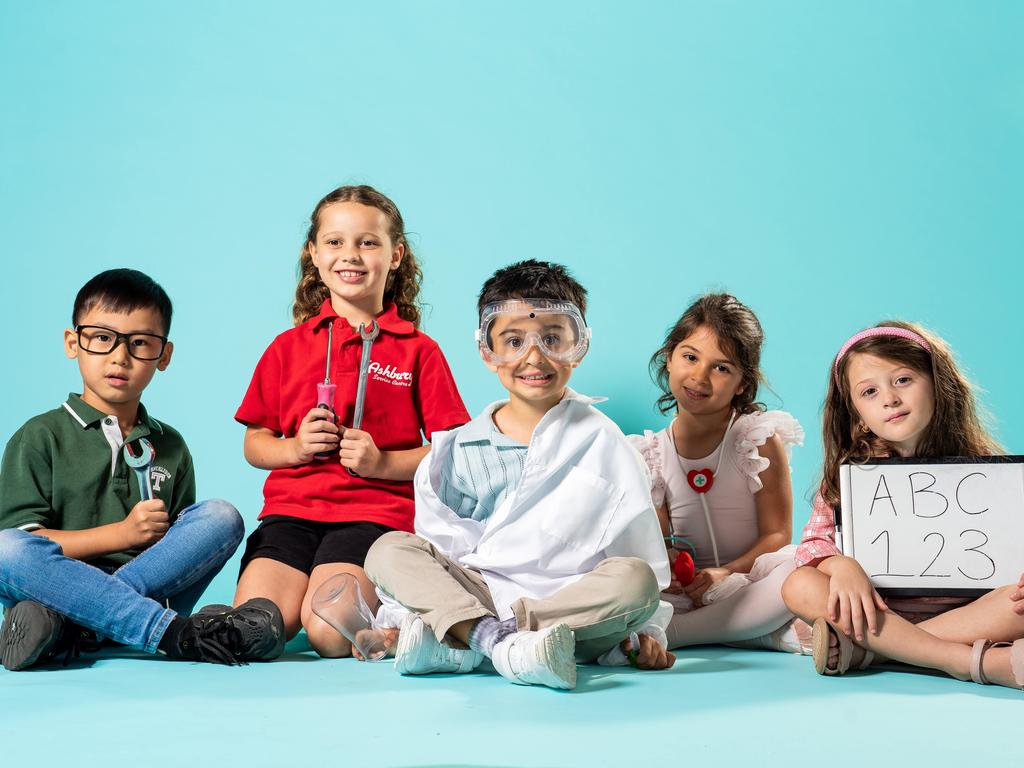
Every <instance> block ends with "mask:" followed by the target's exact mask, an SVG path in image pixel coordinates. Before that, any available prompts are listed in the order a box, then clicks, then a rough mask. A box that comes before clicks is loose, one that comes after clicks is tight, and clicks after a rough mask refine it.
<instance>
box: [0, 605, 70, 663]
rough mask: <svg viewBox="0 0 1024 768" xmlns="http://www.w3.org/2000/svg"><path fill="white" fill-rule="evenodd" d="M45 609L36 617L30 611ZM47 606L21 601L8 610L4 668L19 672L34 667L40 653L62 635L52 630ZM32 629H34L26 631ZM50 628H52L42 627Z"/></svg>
mask: <svg viewBox="0 0 1024 768" xmlns="http://www.w3.org/2000/svg"><path fill="white" fill-rule="evenodd" d="M30 613H31V614H38V613H42V617H41V618H40V619H39V620H38V621H36V620H33V618H29V614H30ZM52 626H53V625H52V623H51V622H50V617H49V616H48V615H46V609H45V608H43V607H42V606H41V605H38V604H37V603H30V602H21V603H17V604H16V605H15V606H14V607H13V608H11V609H10V610H9V611H7V612H6V614H4V626H3V629H0V648H2V649H3V651H2V653H0V662H2V663H3V665H4V669H7V670H9V671H11V672H19V671H21V670H23V669H26V668H28V667H31V666H32V665H33V664H35V663H36V661H38V660H39V657H40V656H42V655H43V654H45V653H46V652H47V651H48V650H50V649H51V648H52V647H53V646H54V644H55V643H56V642H57V640H58V639H59V637H60V632H59V631H58V632H57V633H56V634H55V633H54V632H53V631H52ZM26 628H27V629H28V630H34V631H30V632H26V631H25V630H26ZM43 628H48V629H49V631H41V630H43Z"/></svg>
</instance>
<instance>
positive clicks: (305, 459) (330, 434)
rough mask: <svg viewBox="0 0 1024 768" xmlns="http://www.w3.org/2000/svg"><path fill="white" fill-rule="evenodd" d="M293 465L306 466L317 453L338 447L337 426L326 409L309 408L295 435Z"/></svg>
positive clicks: (332, 416)
mask: <svg viewBox="0 0 1024 768" xmlns="http://www.w3.org/2000/svg"><path fill="white" fill-rule="evenodd" d="M294 446H295V457H294V458H295V461H294V463H295V464H308V463H309V462H311V461H312V460H313V457H314V456H315V455H316V454H318V453H329V452H330V451H333V450H334V449H335V448H337V447H338V425H337V424H335V423H334V414H332V413H331V412H330V411H328V410H327V409H326V408H310V409H309V413H307V414H306V416H305V418H303V419H302V423H301V424H299V431H298V432H297V433H296V435H295V443H294Z"/></svg>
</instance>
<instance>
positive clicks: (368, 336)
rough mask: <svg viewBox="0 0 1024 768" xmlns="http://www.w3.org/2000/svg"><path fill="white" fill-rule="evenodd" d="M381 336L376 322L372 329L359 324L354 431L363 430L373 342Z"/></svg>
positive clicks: (353, 474)
mask: <svg viewBox="0 0 1024 768" xmlns="http://www.w3.org/2000/svg"><path fill="white" fill-rule="evenodd" d="M379 334H380V326H379V325H377V321H376V320H374V321H372V322H371V323H370V327H369V328H367V327H366V323H360V324H359V337H360V338H361V339H362V340H363V355H362V357H361V358H360V360H359V385H358V387H357V388H356V407H355V411H354V412H353V414H352V429H362V427H363V408H364V407H365V406H366V379H367V378H368V377H369V375H370V352H371V351H372V350H373V340H374V339H376V338H377V336H378V335H379ZM348 473H349V474H350V475H352V476H353V477H356V473H355V472H354V471H353V470H352V469H349V471H348Z"/></svg>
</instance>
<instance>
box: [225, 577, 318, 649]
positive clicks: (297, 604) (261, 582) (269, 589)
mask: <svg viewBox="0 0 1024 768" xmlns="http://www.w3.org/2000/svg"><path fill="white" fill-rule="evenodd" d="M308 584H309V577H308V576H307V575H306V574H304V573H303V572H302V571H300V570H298V569H297V568H292V567H291V566H290V565H285V564H284V563H280V562H278V561H277V560H271V559H270V558H267V557H255V558H253V559H252V560H251V561H250V562H249V564H248V565H247V566H246V567H245V570H244V571H243V572H242V576H241V578H239V579H238V586H237V587H235V600H234V604H235V605H236V606H238V605H241V604H242V603H244V602H245V601H246V600H250V599H252V598H254V597H265V598H267V599H268V600H271V601H273V602H274V604H275V605H276V606H277V607H278V609H280V611H281V616H282V617H283V618H284V633H285V637H287V638H288V639H289V640H291V639H292V638H293V637H295V636H296V635H297V634H299V630H300V629H301V628H302V623H301V614H300V609H301V607H302V597H303V595H305V594H306V587H307V586H308Z"/></svg>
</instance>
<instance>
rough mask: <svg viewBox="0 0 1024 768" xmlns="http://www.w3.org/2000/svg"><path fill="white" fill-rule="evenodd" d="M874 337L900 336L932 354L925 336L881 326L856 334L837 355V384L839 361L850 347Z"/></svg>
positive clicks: (835, 366) (834, 365)
mask: <svg viewBox="0 0 1024 768" xmlns="http://www.w3.org/2000/svg"><path fill="white" fill-rule="evenodd" d="M872 336H898V337H899V338H901V339H906V340H907V341H912V342H914V343H915V344H917V346H919V347H920V348H921V349H923V350H924V351H925V352H927V353H928V354H929V355H930V354H931V353H932V345H931V344H929V343H928V342H927V341H925V339H924V337H923V336H921V335H920V334H917V333H914V332H913V331H908V330H907V329H906V328H895V327H893V326H891V325H880V326H876V327H874V328H868V329H867V330H866V331H861V332H860V333H855V334H854V335H853V336H851V337H850V338H849V339H848V340H847V342H846V343H845V344H843V346H842V347H841V348H840V350H839V354H838V355H836V361H835V363H834V364H833V366H832V368H833V371H834V373H835V377H836V383H837V384H838V383H839V361H840V360H842V359H843V357H844V356H845V355H846V353H847V352H849V351H850V347H852V346H853V345H854V344H856V343H857V342H858V341H863V340H864V339H870V338H871V337H872Z"/></svg>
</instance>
